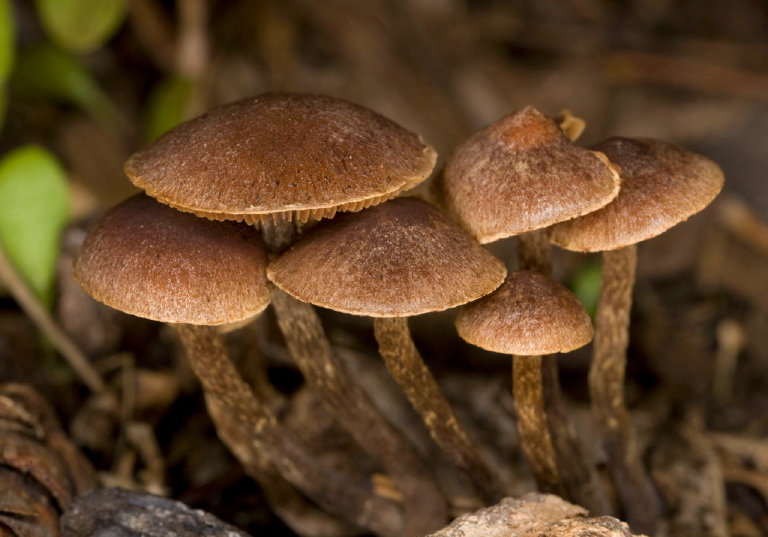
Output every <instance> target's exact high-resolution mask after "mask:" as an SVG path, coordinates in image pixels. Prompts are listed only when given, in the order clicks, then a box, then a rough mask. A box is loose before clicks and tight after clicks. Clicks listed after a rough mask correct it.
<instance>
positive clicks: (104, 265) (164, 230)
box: [74, 194, 270, 325]
mask: <svg viewBox="0 0 768 537" xmlns="http://www.w3.org/2000/svg"><path fill="white" fill-rule="evenodd" d="M266 263H267V261H266V254H265V250H264V247H263V244H262V242H261V239H260V237H259V235H258V232H257V231H256V230H255V229H254V228H253V227H251V226H248V225H246V224H239V223H237V222H213V221H210V220H206V219H203V218H197V217H196V216H194V215H191V214H187V213H182V212H179V211H177V210H175V209H172V208H170V207H168V206H166V205H163V204H161V203H158V202H157V201H155V200H153V199H152V198H149V197H147V196H145V195H143V194H139V195H137V196H134V197H132V198H130V199H128V200H126V201H124V202H123V203H121V204H119V205H117V206H115V207H113V208H112V209H111V210H110V211H108V212H107V213H106V214H105V215H104V216H103V217H102V218H101V220H99V222H98V223H97V224H96V225H95V226H94V227H93V229H91V231H90V232H89V233H88V236H87V237H86V239H85V242H84V243H83V247H82V249H81V251H80V253H79V255H78V256H77V258H76V259H75V266H74V269H75V278H76V279H77V281H78V282H79V283H80V285H81V286H82V287H83V289H85V291H86V292H87V293H88V294H90V295H91V296H92V297H94V298H95V299H96V300H98V301H100V302H103V303H105V304H107V305H109V306H112V307H113V308H115V309H118V310H120V311H124V312H126V313H130V314H132V315H137V316H139V317H144V318H147V319H153V320H156V321H163V322H169V323H187V324H199V325H218V324H225V323H231V322H236V321H240V320H243V319H246V318H248V317H252V316H254V315H256V314H257V313H259V312H260V311H261V310H263V309H264V308H265V307H266V306H267V304H269V301H270V293H269V289H268V287H267V280H266V276H265V273H264V271H265V268H266Z"/></svg>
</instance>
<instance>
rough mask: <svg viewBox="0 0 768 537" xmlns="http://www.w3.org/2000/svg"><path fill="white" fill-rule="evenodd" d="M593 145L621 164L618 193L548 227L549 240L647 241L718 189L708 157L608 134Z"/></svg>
mask: <svg viewBox="0 0 768 537" xmlns="http://www.w3.org/2000/svg"><path fill="white" fill-rule="evenodd" d="M593 149H595V150H597V151H601V152H603V153H605V155H606V156H607V157H608V158H609V159H610V160H611V162H613V163H615V164H617V165H618V166H619V167H620V168H621V177H622V184H621V192H620V193H619V195H618V197H617V198H616V199H615V200H613V201H612V202H611V203H609V204H608V205H606V206H605V207H603V208H602V209H600V210H598V211H595V212H593V213H590V214H588V215H586V216H582V217H581V218H577V219H575V220H570V221H568V222H562V223H560V224H558V225H556V226H554V228H553V230H552V236H551V240H552V242H553V243H555V244H557V245H558V246H561V247H563V248H567V249H568V250H575V251H580V252H598V251H604V250H615V249H617V248H621V247H623V246H628V245H630V244H636V243H638V242H641V241H644V240H646V239H650V238H652V237H655V236H656V235H659V234H661V233H663V232H664V231H666V230H667V229H669V228H671V227H672V226H674V225H676V224H678V223H680V222H682V221H684V220H686V219H687V218H688V217H690V216H691V215H693V214H696V213H697V212H699V211H700V210H702V209H703V208H704V207H706V206H707V205H709V203H710V202H711V201H712V200H713V199H714V197H715V196H717V194H718V192H720V189H721V188H722V187H723V172H722V170H721V169H720V167H719V166H718V165H717V164H715V163H714V162H712V161H711V160H709V159H707V158H705V157H703V156H701V155H697V154H696V153H692V152H690V151H687V150H685V149H682V148H680V147H676V146H674V145H671V144H668V143H665V142H660V141H657V140H647V139H631V138H620V137H615V138H609V139H608V140H605V141H604V142H601V143H599V144H597V145H595V146H593Z"/></svg>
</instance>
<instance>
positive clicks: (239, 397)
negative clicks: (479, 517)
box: [173, 324, 401, 537]
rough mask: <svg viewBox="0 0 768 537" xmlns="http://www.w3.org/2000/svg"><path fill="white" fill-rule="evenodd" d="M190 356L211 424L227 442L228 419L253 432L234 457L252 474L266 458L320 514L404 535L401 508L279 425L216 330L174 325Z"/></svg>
mask: <svg viewBox="0 0 768 537" xmlns="http://www.w3.org/2000/svg"><path fill="white" fill-rule="evenodd" d="M173 326H174V328H175V329H176V331H177V332H178V334H179V337H180V339H181V342H182V344H183V345H184V348H185V350H186V352H187V358H188V360H189V363H190V365H191V366H192V369H193V370H194V372H195V374H196V375H197V377H198V379H200V382H201V384H202V385H203V389H204V391H205V394H206V399H207V400H208V401H209V407H212V409H213V412H212V413H211V416H212V418H213V419H214V421H215V422H216V426H217V428H218V426H219V425H222V426H223V428H222V430H223V431H224V433H223V434H222V439H223V440H224V441H225V442H228V443H229V442H238V440H239V439H240V434H239V433H237V434H232V431H233V429H232V424H230V423H228V422H227V421H222V419H221V418H222V417H223V415H224V414H226V415H227V416H228V418H231V419H233V420H234V422H235V424H236V425H237V427H238V430H239V431H249V433H248V434H247V441H248V443H249V445H246V446H243V445H239V444H238V445H234V446H233V445H230V448H231V449H232V451H233V453H235V454H236V455H238V457H240V458H241V462H243V463H244V464H245V465H247V466H248V470H249V473H251V472H253V473H256V474H260V473H261V472H262V471H263V464H264V463H263V461H261V462H259V461H260V459H261V457H262V456H264V457H266V459H267V460H268V461H269V463H270V464H271V465H273V466H274V468H275V469H277V471H278V472H279V473H280V474H281V475H282V476H283V477H285V478H286V479H287V480H288V481H289V482H290V483H291V484H293V485H294V486H296V487H297V488H298V489H299V490H301V491H302V492H303V493H305V494H306V495H307V496H308V497H309V498H311V499H312V500H313V501H315V502H316V503H317V504H318V505H319V506H320V507H321V508H323V509H325V510H327V511H328V512H330V513H333V514H335V515H337V516H339V517H342V518H345V519H347V520H352V521H353V522H354V523H355V524H357V525H359V526H361V527H365V528H370V529H371V530H373V531H376V532H377V533H382V534H384V535H390V536H393V537H394V536H395V535H399V534H400V531H399V530H400V528H399V525H400V522H401V517H400V512H399V508H398V507H397V506H396V505H394V504H393V503H392V502H391V501H389V500H386V499H384V498H382V497H380V496H377V495H375V494H372V493H371V492H370V490H366V489H365V488H364V487H362V486H354V485H353V483H351V482H349V481H344V480H343V479H342V478H340V477H339V475H338V474H337V473H335V472H330V471H327V470H325V469H324V468H322V467H320V466H319V465H318V464H317V463H316V462H315V461H314V459H313V457H312V455H310V454H309V453H307V452H306V451H305V450H304V449H303V447H302V446H301V445H300V444H299V443H298V441H297V440H296V438H295V437H294V436H292V435H291V434H290V433H289V432H288V431H287V430H286V429H284V428H283V427H281V426H280V425H279V423H278V422H277V419H276V418H275V416H274V414H273V413H272V411H271V410H270V408H269V406H268V405H267V404H265V403H263V402H261V401H259V400H258V399H257V398H256V397H255V396H254V395H253V392H252V391H251V390H250V389H249V388H248V385H247V384H245V382H244V381H243V379H242V378H241V377H240V375H239V374H238V372H237V370H236V369H235V367H234V365H233V364H232V362H231V361H230V360H229V357H228V355H227V350H226V348H225V345H224V341H223V338H222V337H221V334H220V333H219V332H218V330H217V329H216V328H215V327H209V326H194V325H187V324H177V325H173Z"/></svg>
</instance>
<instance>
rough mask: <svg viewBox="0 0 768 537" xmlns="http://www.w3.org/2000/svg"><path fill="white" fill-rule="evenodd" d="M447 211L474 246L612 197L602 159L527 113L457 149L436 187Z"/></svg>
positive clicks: (615, 184)
mask: <svg viewBox="0 0 768 537" xmlns="http://www.w3.org/2000/svg"><path fill="white" fill-rule="evenodd" d="M440 181H441V184H440V186H441V188H442V193H441V195H442V196H443V201H444V203H445V205H446V207H447V209H448V210H449V211H450V212H451V213H452V214H454V215H455V216H456V217H457V218H458V220H459V222H461V224H462V225H463V226H464V227H465V228H466V229H468V230H469V231H470V232H471V233H472V234H473V235H474V236H475V237H476V238H477V240H479V241H480V242H481V243H488V242H493V241H495V240H499V239H503V238H505V237H510V236H512V235H518V234H520V233H524V232H526V231H531V230H534V229H541V228H544V227H547V226H550V225H552V224H554V223H556V222H561V221H563V220H567V219H570V218H575V217H577V216H581V215H583V214H587V213H589V212H592V211H594V210H596V209H598V208H600V207H602V206H604V205H605V204H606V203H608V202H609V201H610V200H612V199H613V198H614V197H616V195H617V193H618V191H619V182H620V179H619V175H618V171H617V170H615V169H614V168H613V167H612V166H610V164H609V163H607V159H606V158H605V157H604V156H603V155H601V154H599V153H595V152H593V151H588V150H586V149H584V148H582V147H580V146H579V145H577V144H575V143H573V142H572V141H571V140H569V139H568V137H566V136H565V135H564V134H563V132H562V131H561V129H560V127H558V125H557V124H556V123H555V122H554V120H552V119H551V118H549V117H547V116H545V115H543V114H542V113H541V112H539V111H537V110H535V109H534V108H531V107H527V108H525V109H523V110H521V111H519V112H517V113H515V114H511V115H509V116H506V117H503V118H502V119H500V120H498V121H496V122H495V123H493V124H491V125H490V126H488V127H486V128H485V129H483V130H481V131H480V132H478V133H476V134H475V135H474V136H472V137H471V138H470V139H469V140H467V141H466V142H464V143H463V144H462V145H461V146H459V147H458V148H457V149H456V151H455V152H454V153H453V154H452V155H451V156H450V158H449V159H448V162H447V163H446V166H445V170H444V172H443V175H442V177H441V179H440Z"/></svg>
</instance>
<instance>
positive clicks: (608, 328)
mask: <svg viewBox="0 0 768 537" xmlns="http://www.w3.org/2000/svg"><path fill="white" fill-rule="evenodd" d="M592 149H594V150H595V151H600V152H602V153H604V154H605V155H607V157H608V158H609V159H610V161H611V162H613V163H615V164H616V165H618V166H619V167H620V168H621V177H622V189H621V192H620V193H619V195H618V197H617V198H616V199H615V200H614V201H612V202H611V203H610V204H608V205H606V206H605V207H604V208H603V209H600V210H599V211H596V212H594V213H591V214H588V215H586V216H583V217H581V218H577V219H574V220H571V221H568V222H563V223H561V224H558V225H556V226H555V227H554V228H553V231H552V235H551V240H552V242H553V243H555V244H557V245H558V246H561V247H563V248H566V249H568V250H574V251H579V252H597V251H602V252H603V254H602V263H603V269H602V270H603V272H602V283H601V293H600V302H599V304H598V310H597V316H596V319H595V325H596V335H595V345H594V355H593V359H592V364H591V366H590V372H589V386H590V395H591V398H592V409H593V412H594V414H595V416H596V418H597V421H598V424H599V426H600V429H601V430H602V434H603V443H604V446H605V449H606V452H607V454H608V457H609V462H610V466H611V470H612V472H613V479H614V483H615V484H616V487H617V489H618V491H619V494H620V497H621V501H622V503H623V505H624V507H625V509H626V510H627V518H628V521H629V523H630V525H631V526H632V527H633V528H634V527H636V528H637V529H639V530H640V531H643V532H648V533H652V531H653V526H654V524H655V523H656V522H657V521H658V517H659V515H660V506H659V499H658V496H657V494H656V493H655V490H654V488H653V485H652V483H651V481H650V478H649V477H648V475H647V474H646V472H645V470H644V468H643V466H642V464H641V461H640V454H639V453H638V450H637V445H636V440H635V433H634V428H633V427H632V424H631V421H630V418H629V414H628V412H627V409H626V406H625V403H624V371H625V368H626V349H627V345H628V340H629V312H630V306H631V303H632V288H633V286H634V281H635V265H636V259H637V246H636V244H637V243H638V242H640V241H643V240H646V239H650V238H652V237H655V236H656V235H659V234H661V233H663V232H664V231H666V230H667V229H669V228H670V227H672V226H674V225H676V224H678V223H680V222H682V221H684V220H686V219H687V218H688V217H690V216H691V215H693V214H695V213H697V212H699V211H700V210H702V209H703V208H704V207H706V206H707V205H708V204H709V203H710V202H711V201H712V200H713V199H714V197H715V196H716V195H717V194H718V193H719V192H720V190H721V188H722V186H723V172H722V170H721V169H720V168H719V167H718V166H717V164H715V163H714V162H712V161H711V160H709V159H707V158H705V157H703V156H701V155H697V154H695V153H692V152H690V151H687V150H685V149H682V148H679V147H676V146H674V145H671V144H668V143H665V142H660V141H657V140H648V139H631V138H620V137H615V138H609V139H608V140H606V141H604V142H601V143H599V144H597V145H595V146H593V147H592Z"/></svg>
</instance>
